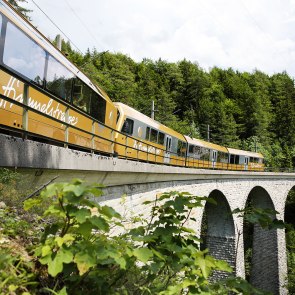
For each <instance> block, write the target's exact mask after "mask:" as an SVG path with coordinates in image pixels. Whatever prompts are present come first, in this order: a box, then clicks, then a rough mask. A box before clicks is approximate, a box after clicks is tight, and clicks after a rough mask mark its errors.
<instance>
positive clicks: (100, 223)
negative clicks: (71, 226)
mask: <svg viewBox="0 0 295 295" xmlns="http://www.w3.org/2000/svg"><path fill="white" fill-rule="evenodd" d="M89 221H90V222H91V223H92V224H93V225H94V227H95V228H96V229H99V230H102V231H105V232H109V230H110V226H109V224H108V223H107V222H106V221H105V219H103V218H102V217H101V216H92V217H91V218H89Z"/></svg>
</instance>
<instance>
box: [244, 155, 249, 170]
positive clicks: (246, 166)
mask: <svg viewBox="0 0 295 295" xmlns="http://www.w3.org/2000/svg"><path fill="white" fill-rule="evenodd" d="M248 165H249V157H245V170H248Z"/></svg>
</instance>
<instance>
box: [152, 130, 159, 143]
mask: <svg viewBox="0 0 295 295" xmlns="http://www.w3.org/2000/svg"><path fill="white" fill-rule="evenodd" d="M157 137H158V131H157V130H155V129H152V130H151V142H155V143H157Z"/></svg>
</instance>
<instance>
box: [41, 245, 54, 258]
mask: <svg viewBox="0 0 295 295" xmlns="http://www.w3.org/2000/svg"><path fill="white" fill-rule="evenodd" d="M51 253H52V250H51V247H50V246H48V245H47V246H44V247H42V251H41V255H42V257H45V256H47V255H49V254H51Z"/></svg>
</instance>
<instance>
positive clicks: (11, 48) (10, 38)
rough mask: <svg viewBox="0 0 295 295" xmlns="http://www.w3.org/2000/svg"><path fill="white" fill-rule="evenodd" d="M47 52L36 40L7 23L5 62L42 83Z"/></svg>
mask: <svg viewBox="0 0 295 295" xmlns="http://www.w3.org/2000/svg"><path fill="white" fill-rule="evenodd" d="M45 57H46V53H45V51H44V50H43V48H41V47H40V46H39V45H38V44H37V43H36V42H35V41H33V40H32V39H31V38H29V37H28V36H27V35H26V34H24V33H23V32H22V31H20V30H19V29H18V28H17V27H16V26H15V25H13V24H11V23H9V22H8V23H7V30H6V36H5V44H4V53H3V62H4V63H5V64H6V65H7V66H8V67H10V68H11V69H13V70H15V71H17V72H19V73H20V74H22V75H24V76H25V77H27V78H29V79H30V80H31V81H33V82H35V83H37V84H39V85H42V83H43V78H44V67H45Z"/></svg>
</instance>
